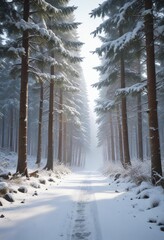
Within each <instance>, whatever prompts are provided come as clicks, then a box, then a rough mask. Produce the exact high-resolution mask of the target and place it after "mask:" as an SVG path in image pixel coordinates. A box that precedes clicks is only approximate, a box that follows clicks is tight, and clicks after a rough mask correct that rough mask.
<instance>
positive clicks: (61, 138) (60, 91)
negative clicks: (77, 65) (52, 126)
mask: <svg viewBox="0 0 164 240" xmlns="http://www.w3.org/2000/svg"><path fill="white" fill-rule="evenodd" d="M59 111H60V112H59V145H58V160H59V163H61V162H62V145H63V144H62V143H63V91H62V89H61V88H60V90H59Z"/></svg>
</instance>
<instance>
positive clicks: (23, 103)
mask: <svg viewBox="0 0 164 240" xmlns="http://www.w3.org/2000/svg"><path fill="white" fill-rule="evenodd" d="M29 9H30V3H29V0H24V10H23V20H24V21H26V22H28V18H29ZM22 41H23V42H22V47H23V48H24V51H25V54H23V56H22V66H21V89H20V113H19V140H18V141H19V146H18V163H17V170H16V171H17V172H18V173H20V174H23V175H26V176H28V171H27V126H28V58H29V32H28V30H25V31H23V40H22Z"/></svg>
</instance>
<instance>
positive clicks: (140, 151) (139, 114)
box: [137, 57, 143, 161]
mask: <svg viewBox="0 0 164 240" xmlns="http://www.w3.org/2000/svg"><path fill="white" fill-rule="evenodd" d="M138 75H139V76H140V77H141V63H140V57H139V58H138ZM137 118H138V129H137V130H138V159H139V160H141V161H143V138H142V101H141V93H138V96H137Z"/></svg>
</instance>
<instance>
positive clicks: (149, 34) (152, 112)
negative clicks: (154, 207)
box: [145, 0, 162, 184]
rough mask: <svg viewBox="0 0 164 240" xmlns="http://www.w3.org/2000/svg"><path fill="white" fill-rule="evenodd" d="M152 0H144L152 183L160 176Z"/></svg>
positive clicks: (157, 181) (157, 180)
mask: <svg viewBox="0 0 164 240" xmlns="http://www.w3.org/2000/svg"><path fill="white" fill-rule="evenodd" d="M152 8H153V3H152V0H145V10H146V11H147V14H146V15H145V36H146V54H147V88H148V118H149V137H150V151H151V171H152V173H151V174H152V176H151V177H152V183H153V184H157V183H159V182H160V179H161V176H162V166H161V154H160V142H159V130H158V113H157V94H156V72H155V54H154V29H153V26H154V23H153V13H152V12H151V11H152Z"/></svg>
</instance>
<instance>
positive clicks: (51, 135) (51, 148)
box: [45, 53, 55, 170]
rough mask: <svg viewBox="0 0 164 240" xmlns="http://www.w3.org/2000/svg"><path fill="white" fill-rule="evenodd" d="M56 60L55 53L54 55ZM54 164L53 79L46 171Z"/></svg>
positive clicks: (52, 72)
mask: <svg viewBox="0 0 164 240" xmlns="http://www.w3.org/2000/svg"><path fill="white" fill-rule="evenodd" d="M51 57H52V58H54V53H52V56H51ZM54 74H55V69H54V66H51V76H54ZM53 163H54V79H53V78H51V81H50V86H49V118H48V155H47V164H46V166H45V169H47V170H53Z"/></svg>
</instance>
